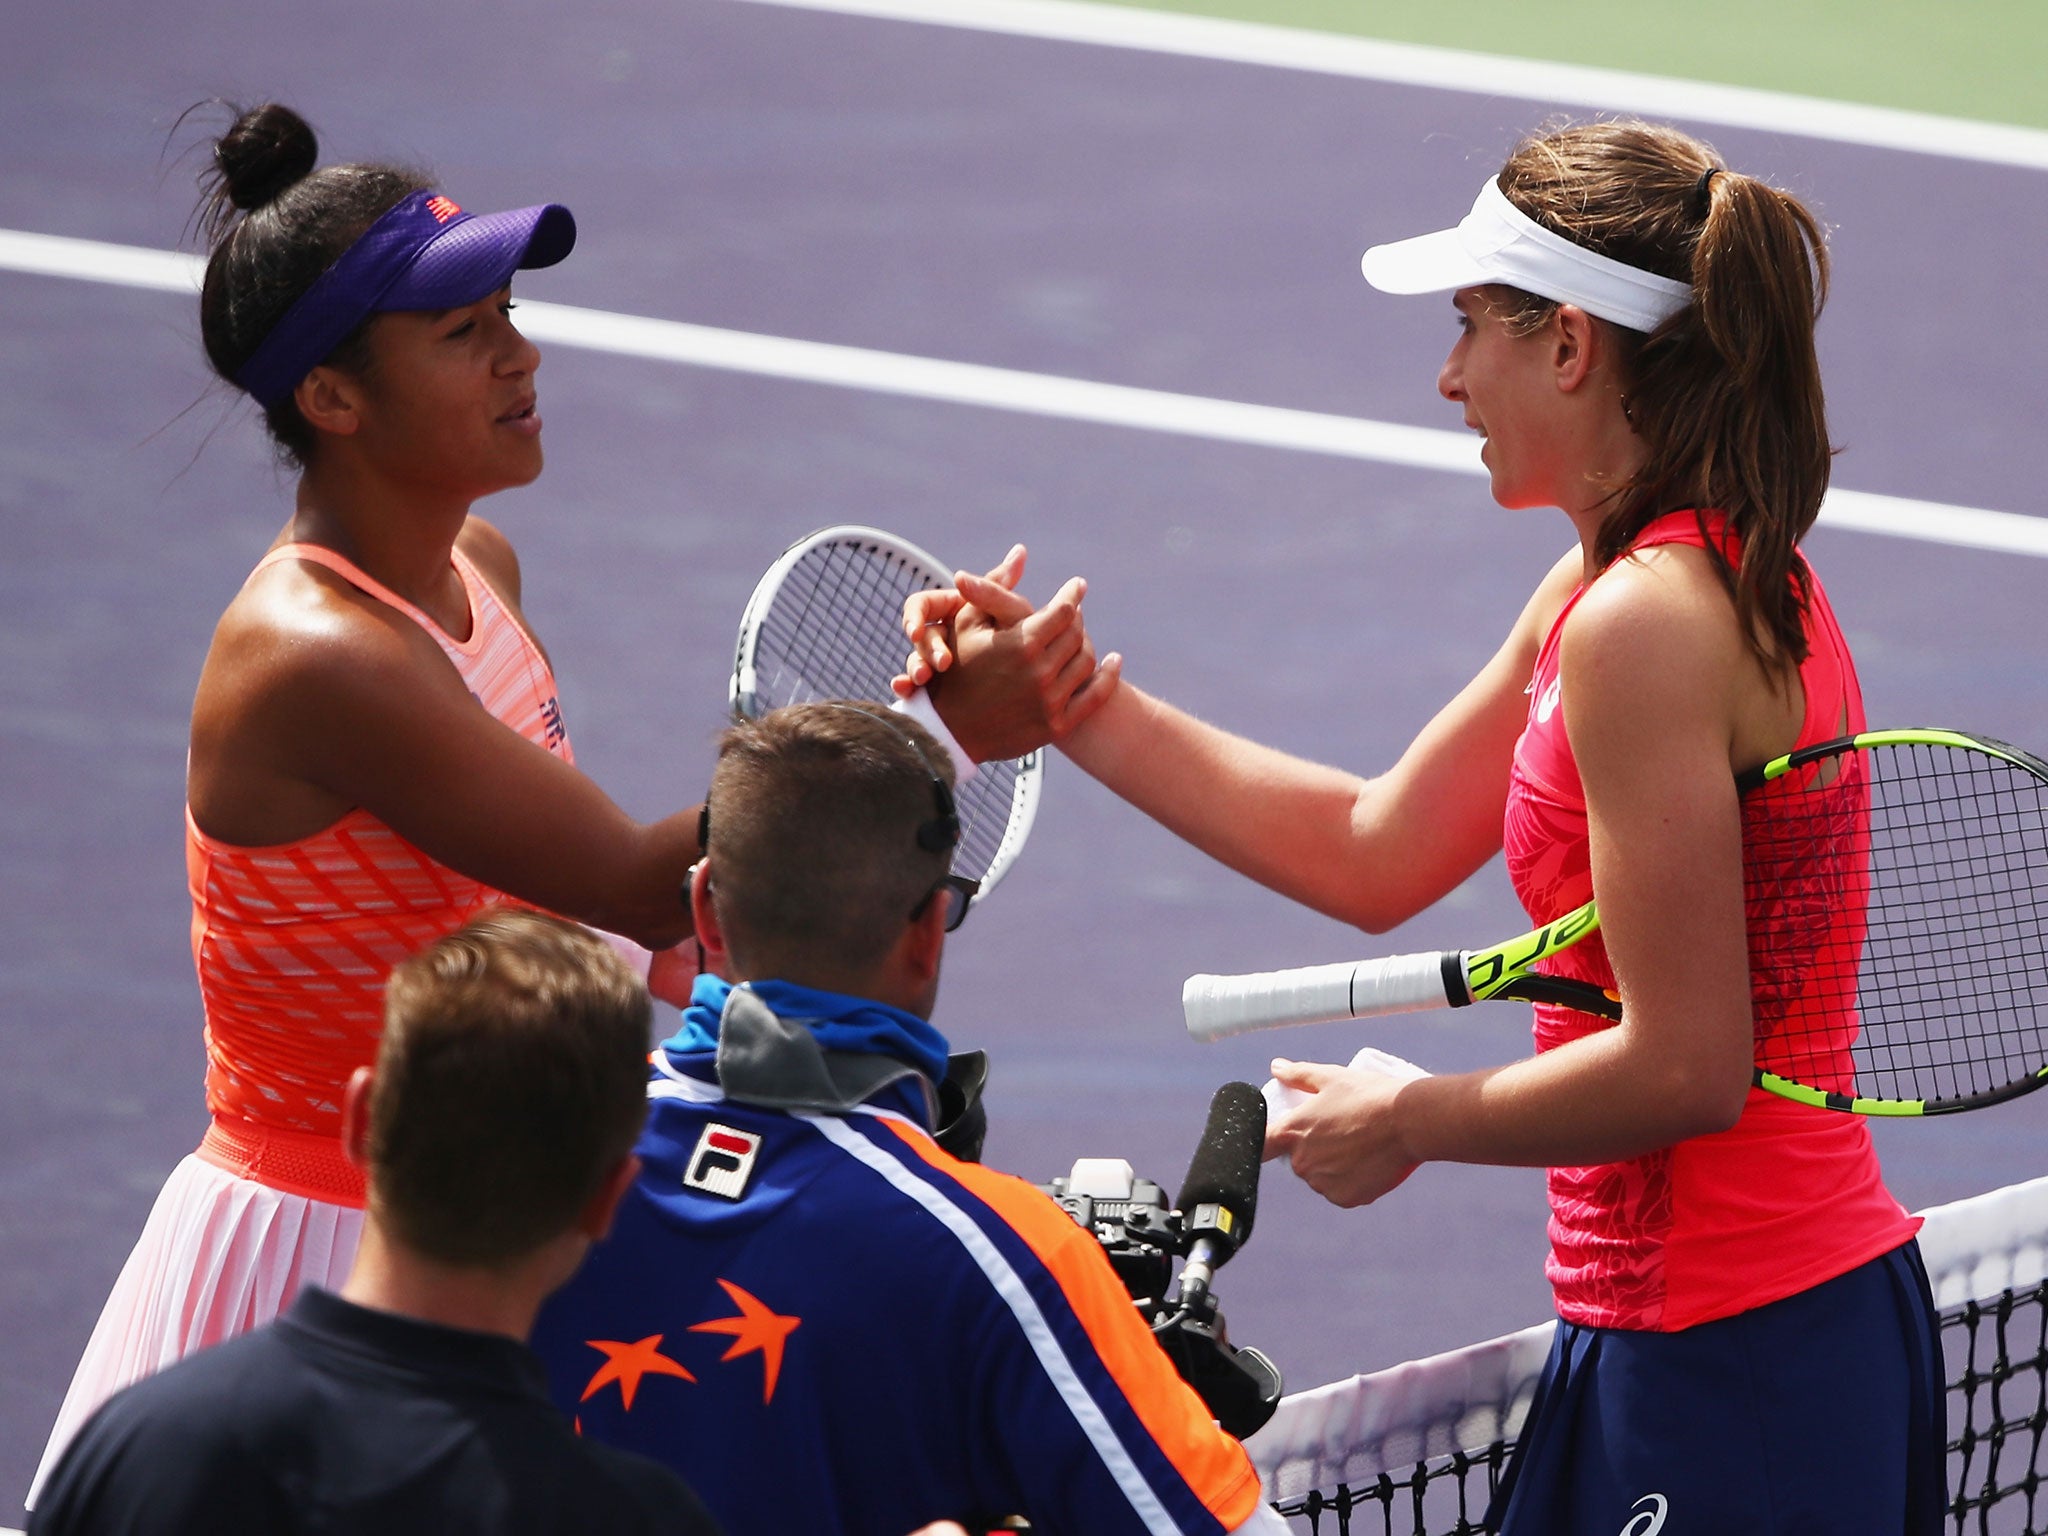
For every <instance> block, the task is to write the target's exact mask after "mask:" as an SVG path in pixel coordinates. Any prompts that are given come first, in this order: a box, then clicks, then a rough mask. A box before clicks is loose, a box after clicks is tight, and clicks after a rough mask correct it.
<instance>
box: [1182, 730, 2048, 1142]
mask: <svg viewBox="0 0 2048 1536" xmlns="http://www.w3.org/2000/svg"><path fill="white" fill-rule="evenodd" d="M1737 785H1738V787H1739V789H1740V790H1741V792H1742V796H1743V806H1742V811H1743V864H1744V900H1745V904H1746V908H1747V912H1748V917H1749V928H1750V964H1751V973H1752V986H1753V987H1755V988H1756V991H1757V996H1756V1005H1757V1006H1756V1015H1757V1031H1758V1034H1757V1044H1756V1066H1755V1076H1754V1081H1755V1082H1756V1085H1757V1086H1758V1087H1760V1088H1767V1089H1769V1090H1770V1091H1771V1092H1773V1093H1777V1094H1782V1095H1783V1096H1785V1097H1786V1098H1790V1099H1796V1100H1799V1101H1800V1102H1802V1103H1808V1104H1816V1105H1822V1106H1824V1107H1826V1108H1829V1109H1839V1110H1847V1111H1850V1112H1853V1113H1856V1114H1863V1115H1937V1114H1947V1113H1953V1112H1954V1111H1957V1110H1964V1109H1975V1108H1978V1107H1980V1106H1982V1105H1985V1104H1994V1103H1998V1102H2000V1101H2002V1100H2005V1099H2010V1098H2014V1097H2016V1096H2018V1095H2019V1094H2022V1093H2026V1092H2029V1091H2031V1090H2032V1089H2035V1088H2038V1087H2040V1086H2041V1084H2042V1082H2043V1081H2048V1013H2044V1008H2048V764H2044V763H2043V762H2042V761H2041V760H2040V759H2039V758H2036V757H2035V756H2033V755H2032V754H2031V753H2028V752H2023V751H2021V750H2020V749H2018V748H2017V747H2010V746H2007V745H2005V744H2004V743H2003V742H1997V741H1992V740H1989V739H1986V738H1983V737H1977V736H1969V735H1965V734H1963V733H1961V732H1957V731H1941V730H1912V731H1869V732H1865V733H1864V734H1862V735H1858V736H1849V737H1843V738H1841V739H1839V740H1836V741H1829V742H1823V743H1821V744H1820V745H1818V746H1813V747H1807V748H1803V749H1802V750H1800V751H1797V752H1794V753H1791V754H1790V755H1788V756H1786V757H1781V758H1779V759H1777V760H1776V761H1774V762H1770V763H1766V764H1765V765H1764V766H1763V767H1762V768H1759V769H1754V770H1752V771H1750V772H1749V773H1746V774H1744V775H1742V776H1741V777H1740V778H1739V779H1738V780H1737ZM1599 926H1600V917H1599V912H1598V909H1597V907H1596V905H1595V904H1594V903H1591V902H1589V903H1587V904H1586V905H1585V906H1583V907H1580V908H1578V909H1577V910H1576V911H1573V912H1568V913H1566V914H1564V915H1563V916H1562V917H1559V918H1557V919H1556V920H1555V921H1554V922H1550V923H1546V924H1545V925H1544V926H1542V927H1541V928H1537V929H1535V930H1533V931H1532V932H1529V933H1525V934H1521V935H1519V936H1518V937H1516V938H1512V939H1509V940H1508V941H1507V942H1506V943H1503V944H1494V945H1490V946H1488V947H1487V948H1484V949H1470V950H1453V951H1446V952H1443V953H1438V954H1416V955H1396V956H1394V957H1392V958H1390V959H1385V960H1368V961H1364V962H1360V963H1357V964H1349V965H1321V966H1311V967H1308V968H1306V969H1302V970H1292V971H1271V972H1267V973H1264V974H1262V975H1254V976H1191V977H1189V978H1188V980H1187V984H1186V986H1185V987H1184V988H1183V989H1182V992H1181V1003H1182V1006H1183V1008H1184V1009H1185V1010H1186V1013H1187V1022H1188V1032H1189V1033H1190V1034H1191V1035H1193V1036H1194V1037H1195V1038H1196V1039H1198V1040H1216V1039H1221V1038H1222V1037H1224V1036H1226V1035H1234V1034H1239V1033H1242V1032H1244V1031H1246V1030H1253V1029H1264V1028H1267V1027H1268V1026H1272V1025H1280V1024H1310V1023H1322V1022H1326V1021H1329V1020H1333V1019H1346V1018H1371V1017H1375V1016H1378V1015H1382V1014H1393V1013H1406V1012H1411V1011H1416V1010H1421V1009H1431V1008H1461V1007H1463V1006H1465V1005H1466V1004H1468V1003H1474V1002H1480V1001H1484V1000H1487V999H1494V998H1505V999H1512V1000H1519V1001H1526V1002H1545V1003H1560V1004H1563V1005H1564V1006H1566V1007H1570V1008H1576V1009H1579V1010H1581V1011H1583V1012H1586V1013H1591V1014H1596V1015H1598V1016H1600V1017H1602V1018H1608V1019H1618V1018H1620V1017H1621V1002H1620V999H1619V998H1618V997H1616V996H1615V994H1613V993H1612V992H1606V991H1602V990H1601V989H1600V988H1598V987H1596V986H1593V985H1591V984H1589V983H1587V982H1584V981H1576V980H1571V979H1568V978H1566V977H1564V976H1559V975H1555V974H1550V973H1548V972H1546V971H1545V970H1544V969H1542V967H1543V966H1544V963H1545V962H1546V961H1549V960H1551V959H1553V958H1554V957H1555V956H1557V955H1560V954H1562V953H1563V952H1564V951H1566V950H1568V949H1570V948H1571V947H1572V946H1573V945H1575V944H1578V943H1580V942H1581V941H1583V940H1584V939H1585V938H1586V937H1587V935H1589V934H1591V933H1594V932H1596V931H1597V930H1598V929H1599ZM1765 936H1767V937H1765ZM1764 944H1768V946H1769V947H1768V949H1764V948H1762V947H1761V946H1762V945H1764Z"/></svg>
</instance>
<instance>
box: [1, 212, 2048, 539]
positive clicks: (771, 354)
mask: <svg viewBox="0 0 2048 1536" xmlns="http://www.w3.org/2000/svg"><path fill="white" fill-rule="evenodd" d="M201 270H202V263H201V261H200V259H199V258H198V257H196V256H188V255H184V254H182V253H180V252H177V251H153V250H146V249H143V248H141V247H138V246H127V245H108V244H103V243H101V242H99V241H96V240H73V239H69V238H66V237H64V236H61V235H36V234H27V233H23V232H21V231H16V230H0V271H14V272H26V273H35V274H38V275H42V276H47V277H71V278H80V279H83V280H86V281H89V282H102V283H118V284H122V285H124V286H127V287H132V288H153V289H161V290H166V291H171V292H178V293H185V294H191V293H193V292H195V291H197V289H198V286H199V277H200V273H201ZM519 323H520V327H521V329H523V330H524V331H525V332H526V333H527V334H528V335H529V336H532V337H533V338H534V339H535V340H536V341H548V342H554V343H557V344H559V345H562V346H568V347H581V348H585V349H587V350H590V351H593V352H605V353H610V354H612V355H613V356H618V357H639V358H648V359H652V360H654V361H658V362H668V363H682V364H685V365H687V366H689V367H695V368H718V369H724V370H727V371H730V372H734V373H748V374H756V375H761V376H764V377H768V378H777V379H793V380H796V381H798V382H801V383H805V384H827V385H832V386H835V387H838V388H841V389H861V390H872V391H875V392H877V393H880V394H889V395H906V396H910V397H911V398H914V399H919V400H937V401H942V402H945V403H947V404H952V405H977V406H984V407H987V408H988V409H991V410H1000V411H1018V412H1022V413H1024V414H1027V415H1033V416H1049V417H1055V418H1058V419H1060V420H1063V421H1085V422H1090V423H1093V424H1096V425H1100V426H1112V427H1134V428H1138V429H1140V430H1143V431H1148V432H1171V433H1175V434H1178V435H1180V436H1183V437H1198V438H1205V439H1208V440H1210V441H1214V442H1225V443H1243V444H1247V445H1250V446H1254V447H1260V448H1277V449H1283V450H1287V451H1291V452H1295V453H1322V454H1330V455H1334V456H1336V457H1338V458H1348V459H1365V460H1369V461H1371V462H1373V463H1375V464H1393V465H1398V466H1401V467H1403V468H1407V469H1429V470H1438V471H1442V472H1445V473H1449V474H1461V475H1483V474H1485V473H1486V470H1485V467H1484V466H1483V465H1482V464H1481V463H1480V462H1479V445H1478V442H1477V441H1476V440H1475V439H1474V438H1473V437H1472V436H1471V435H1470V434H1469V433H1466V432H1447V431H1441V430H1438V429H1436V428H1431V427H1409V426H1401V425H1398V424H1396V423H1393V422H1385V421H1369V420H1365V419H1363V418H1361V417H1356V416H1336V415H1330V414H1326V413H1324V412H1321V411H1297V410H1289V409H1286V408H1284V407H1281V406H1273V405H1251V404H1247V403H1245V402H1242V401H1237V400H1216V399H1211V398H1210V397H1208V396H1205V395H1181V394H1173V393H1169V392H1168V391H1165V390H1157V389H1136V388H1133V387H1131V386H1129V385H1126V384H1101V383H1096V382H1094V381H1092V380H1088V379H1068V378H1060V377H1058V376H1056V375H1053V374H1044V373H1026V372H1023V371H1021V370H1019V369H1014V368H991V367H988V366H986V365H984V364H981V363H956V362H949V361H947V360H946V359H944V358H936V357H913V356H910V355H907V354H905V353H901V352H878V351H873V350H870V349H869V348H866V347H844V346H837V345H834V344H832V343H829V342H821V341H799V340H796V339H795V338H793V337H787V336H762V335H758V334H755V333H753V332H750V331H730V330H721V329H719V328H717V327H715V326H708V325H690V324H686V323H685V322H683V321H680V320H655V319H649V318H646V317H644V316H639V315H621V314H614V313H611V312H609V311H607V310H601V309H581V308H578V307H576V306H573V305H568V304H542V303H534V302H531V301H527V302H524V303H522V304H521V305H520V307H519ZM1821 522H1822V523H1823V524H1824V525H1826V526H1827V527H1830V528H1842V529H1851V530H1854V531H1856V532H1860V533H1875V534H1883V535H1886V536H1889V537H1892V538H1902V539H1919V540H1922V541H1925V542H1928V543H1934V544H1950V545H1957V546H1960V547H1962V548H1966V549H1989V550H1999V551H2003V552H2004V553H2007V554H2019V555H2039V556H2044V557H2048V518H2036V517H2026V516H2022V515H2020V514H2018V513H2014V512H1995V511H1991V510H1989V509H1987V508H1983V507H1958V506H1950V505H1946V504H1944V503H1941V502H1932V501H1913V500H1908V499H1905V498H1902V497H1897V496H1878V495H1874V494H1872V493H1870V492H1868V491H1847V490H1834V491H1830V492H1829V493H1828V498H1827V502H1826V504H1825V505H1824V506H1823V507H1822V508H1821Z"/></svg>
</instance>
